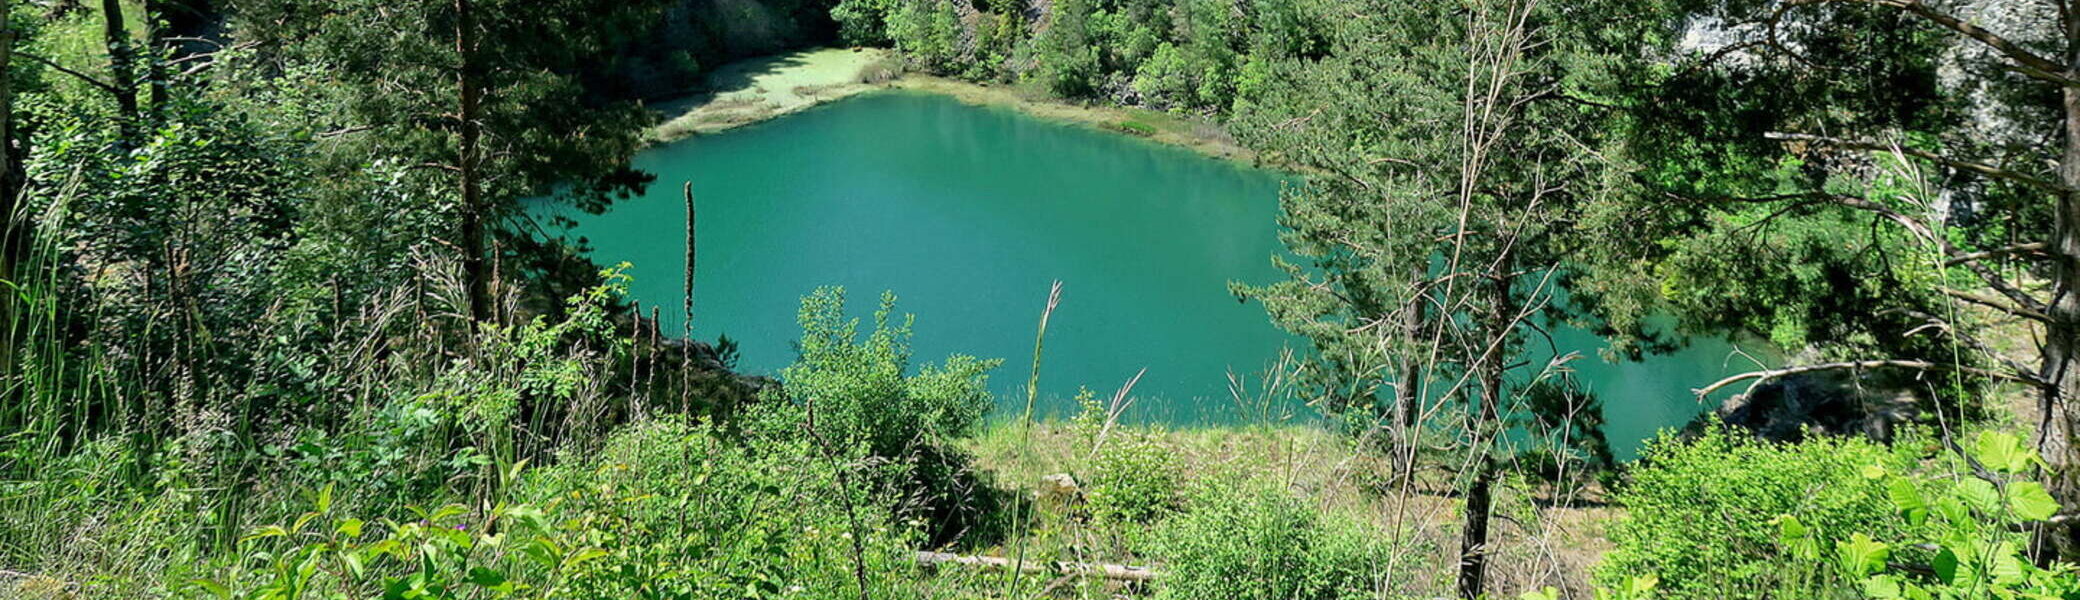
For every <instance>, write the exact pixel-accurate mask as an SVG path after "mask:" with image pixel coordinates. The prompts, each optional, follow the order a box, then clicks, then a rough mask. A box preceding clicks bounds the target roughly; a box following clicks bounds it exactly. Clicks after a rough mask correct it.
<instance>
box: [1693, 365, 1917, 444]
mask: <svg viewBox="0 0 2080 600" xmlns="http://www.w3.org/2000/svg"><path fill="white" fill-rule="evenodd" d="M1913 375H1914V373H1900V372H1895V371H1886V370H1878V371H1848V370H1840V371H1818V372H1812V373H1803V374H1798V375H1792V376H1787V377H1784V378H1781V379H1777V380H1773V381H1770V382H1768V383H1764V384H1762V385H1759V386H1756V387H1755V389H1754V390H1752V391H1750V392H1748V393H1747V394H1743V395H1741V396H1736V397H1735V398H1734V399H1733V400H1730V401H1728V402H1727V403H1726V405H1725V406H1724V407H1721V408H1720V409H1719V410H1718V413H1717V414H1718V417H1719V419H1720V421H1722V422H1724V423H1725V424H1726V425H1728V426H1733V427H1739V428H1742V429H1746V430H1748V431H1749V432H1752V433H1754V434H1755V436H1756V437H1759V438H1763V439H1767V440H1773V441H1785V442H1790V441H1798V440H1801V439H1804V438H1805V437H1806V436H1807V435H1860V436H1864V437H1867V438H1870V439H1872V440H1876V441H1880V442H1884V441H1890V440H1891V439H1892V435H1893V431H1894V430H1895V429H1896V428H1897V427H1898V426H1899V425H1901V424H1903V423H1908V422H1911V421H1913V420H1915V419H1916V418H1917V417H1918V416H1919V415H1920V414H1921V412H1922V407H1924V406H1928V402H1929V397H1928V393H1927V389H1928V387H1927V383H1926V382H1923V381H1917V380H1915V379H1914V377H1913Z"/></svg>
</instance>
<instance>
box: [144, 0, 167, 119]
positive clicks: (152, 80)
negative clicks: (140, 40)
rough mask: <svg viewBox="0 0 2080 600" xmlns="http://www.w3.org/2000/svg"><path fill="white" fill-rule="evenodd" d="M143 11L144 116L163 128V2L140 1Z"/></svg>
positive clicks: (155, 0) (165, 82) (164, 17)
mask: <svg viewBox="0 0 2080 600" xmlns="http://www.w3.org/2000/svg"><path fill="white" fill-rule="evenodd" d="M140 1H141V3H142V4H141V6H142V7H143V9H144V47H145V51H146V52H147V54H146V55H145V63H144V65H145V67H144V69H145V79H146V80H147V82H148V83H149V84H150V86H151V88H150V89H151V91H150V95H149V96H148V99H147V102H148V103H147V105H146V108H147V112H148V113H149V115H150V117H151V121H150V122H151V124H152V126H154V127H157V126H159V125H163V124H165V119H166V99H167V96H168V93H167V88H166V86H167V84H168V82H167V77H166V52H167V47H166V31H165V27H166V25H165V21H166V5H165V1H164V0H140Z"/></svg>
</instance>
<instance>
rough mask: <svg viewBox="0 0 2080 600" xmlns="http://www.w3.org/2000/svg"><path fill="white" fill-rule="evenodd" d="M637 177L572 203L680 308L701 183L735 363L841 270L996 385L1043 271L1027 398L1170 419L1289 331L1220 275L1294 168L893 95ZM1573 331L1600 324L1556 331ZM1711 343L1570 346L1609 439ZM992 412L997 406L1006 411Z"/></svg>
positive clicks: (772, 365) (1256, 273)
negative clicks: (687, 195)
mask: <svg viewBox="0 0 2080 600" xmlns="http://www.w3.org/2000/svg"><path fill="white" fill-rule="evenodd" d="M635 166H636V167H638V168H641V169H644V170H647V171H650V172H652V173H655V174H657V176H658V181H657V183H656V185H654V186H653V187H652V189H651V190H650V193H649V194H648V195H647V196H645V197H642V198H638V199H635V200H631V201H627V202H624V203H621V204H619V205H617V206H616V207H615V208H614V209H613V210H612V211H610V212H608V213H607V214H605V215H600V216H587V217H582V218H580V225H579V226H578V227H577V229H576V233H577V234H579V235H582V236H584V237H585V238H586V239H587V240H588V241H589V242H590V243H591V244H592V245H593V246H594V247H595V248H596V251H595V253H594V257H595V258H596V259H597V260H598V261H599V262H601V263H604V264H612V263H615V262H620V261H629V262H632V263H634V265H635V266H636V268H635V270H634V274H635V276H636V280H635V283H634V285H633V295H634V296H635V298H637V299H638V300H640V301H641V302H643V303H644V304H645V305H662V306H665V307H667V308H666V310H665V312H666V313H667V318H666V320H667V321H668V322H669V323H670V325H669V326H668V328H667V331H674V330H677V328H678V323H677V319H676V318H675V317H671V316H670V315H671V314H676V313H677V312H678V310H679V309H678V306H679V305H680V302H681V298H682V296H681V291H680V289H681V284H680V278H679V273H680V272H681V270H682V269H683V268H684V264H685V263H684V248H683V239H684V232H683V229H682V228H683V226H684V220H683V215H684V208H683V203H682V200H681V198H680V186H681V184H682V182H685V181H691V182H693V186H694V190H695V196H696V197H697V200H698V210H699V219H698V232H697V234H698V242H699V245H700V247H699V258H698V265H697V266H698V270H699V271H698V273H697V274H696V282H697V284H696V285H697V287H696V289H695V291H694V330H695V332H696V335H698V336H699V337H702V338H713V337H715V336H717V335H727V336H729V337H730V338H732V339H735V340H737V341H738V342H739V344H740V345H741V351H742V365H741V366H743V367H745V368H747V370H749V371H752V372H760V373H774V372H777V371H778V370H779V369H780V368H782V367H784V366H786V365H787V364H788V363H789V362H791V361H792V360H793V358H794V350H793V348H792V346H791V344H792V342H793V340H795V339H797V338H798V337H799V334H800V331H799V329H798V327H797V326H796V324H795V314H796V309H797V307H798V305H799V299H800V298H801V296H803V295H805V294H807V293H809V292H810V291H811V290H813V289H815V288H816V287H818V286H825V285H841V286H845V287H846V288H847V289H848V291H849V297H850V308H851V310H852V311H853V312H854V313H856V314H859V315H862V316H865V315H869V314H871V312H872V310H873V308H874V305H875V302H876V299H877V297H878V296H879V294H880V293H881V291H883V290H893V291H894V292H895V293H896V294H897V295H898V296H899V298H900V302H899V305H898V306H899V310H900V311H902V312H906V313H913V314H915V315H917V321H916V328H915V331H916V338H915V340H914V348H915V350H916V353H915V355H916V357H915V359H916V362H918V363H922V362H926V361H937V360H939V359H941V358H943V357H945V356H946V355H947V354H949V353H956V352H957V353H965V354H972V355H976V356H982V357H996V358H1005V359H1007V362H1006V366H1005V367H1004V368H1003V369H1001V370H999V371H998V372H997V373H996V375H995V376H994V377H993V378H992V381H991V383H992V385H991V387H992V388H993V389H994V390H996V392H997V395H998V397H999V404H1000V406H1005V407H1010V406H1022V404H1023V402H1024V393H1023V391H1022V390H1023V386H1024V384H1025V380H1026V375H1027V369H1028V368H1029V366H1030V362H1029V361H1030V359H1031V355H1032V349H1033V334H1034V329H1035V326H1036V324H1037V320H1038V318H1039V314H1040V311H1041V308H1042V306H1043V305H1044V304H1045V301H1046V298H1047V293H1048V288H1049V285H1050V283H1051V282H1053V281H1055V280H1061V281H1062V282H1063V286H1064V291H1063V294H1062V302H1061V306H1060V308H1059V309H1058V310H1057V311H1056V312H1055V314H1054V317H1053V321H1052V323H1051V324H1050V326H1049V329H1048V334H1047V347H1046V353H1045V358H1044V362H1043V365H1042V368H1041V390H1042V391H1041V396H1042V398H1041V400H1040V410H1041V412H1042V413H1043V414H1054V415H1062V414H1067V413H1070V412H1073V411H1074V407H1073V406H1072V404H1073V403H1072V402H1071V401H1070V398H1071V397H1073V396H1074V395H1075V393H1076V390H1077V389H1078V387H1079V386H1089V387H1090V388H1092V389H1094V390H1099V391H1100V394H1101V395H1109V393H1110V391H1111V390H1113V389H1115V388H1117V387H1118V386H1119V385H1120V384H1121V383H1123V382H1124V381H1126V380H1127V379H1128V378H1129V377H1132V376H1133V375H1134V373H1135V372H1136V371H1138V370H1140V369H1141V368H1143V367H1146V368H1147V369H1148V373H1147V375H1146V376H1145V377H1144V378H1142V380H1141V381H1140V383H1139V384H1138V385H1137V387H1136V388H1135V392H1136V395H1137V396H1140V397H1141V398H1142V399H1141V400H1140V403H1139V405H1138V406H1139V408H1138V409H1137V410H1138V411H1139V416H1140V417H1141V418H1143V419H1153V420H1160V421H1164V422H1169V423H1175V424H1179V425H1190V424H1196V423H1208V422H1227V421H1232V420H1234V419H1236V410H1235V407H1234V402H1233V401H1232V399H1231V398H1230V394H1229V392H1228V389H1227V387H1228V378H1227V374H1228V373H1229V372H1230V371H1231V370H1232V371H1233V372H1236V373H1245V374H1247V373H1255V372H1257V371H1260V370H1262V369H1263V368H1264V367H1265V366H1266V365H1267V364H1268V363H1270V362H1271V361H1273V360H1275V359H1276V358H1277V356H1278V354H1279V352H1280V349H1281V348H1282V347H1283V346H1285V345H1288V344H1292V345H1294V346H1296V347H1299V346H1303V345H1304V344H1301V343H1299V341H1298V340H1297V339H1295V338H1291V337H1289V336H1287V335H1285V334H1284V333H1282V332H1280V331H1279V330H1277V329H1276V328H1274V327H1272V326H1271V325H1270V323H1269V321H1268V320H1267V318H1266V317H1265V315H1264V313H1263V309H1262V308H1261V307H1260V306H1258V305H1255V304H1244V303H1241V302H1239V301H1237V300H1236V298H1235V297H1234V296H1233V295H1231V294H1229V292H1228V289H1227V286H1228V282H1229V281H1238V280H1239V281H1245V282H1250V283H1266V282H1271V281H1276V280H1278V279H1280V278H1281V277H1283V275H1282V274H1281V273H1279V272H1278V271H1277V270H1276V269H1274V268H1272V266H1271V261H1270V257H1271V256H1272V255H1273V254H1274V253H1277V252H1279V251H1280V250H1281V247H1280V246H1279V243H1278V238H1277V222H1276V217H1277V212H1278V194H1279V189H1280V186H1281V185H1282V183H1283V181H1284V180H1285V179H1286V177H1287V176H1285V175H1283V174H1280V173H1277V172H1273V171H1266V170H1258V169H1251V168H1246V167H1242V166H1239V165H1236V164H1234V163H1230V162H1224V161H1217V160H1212V159H1208V158H1205V157H1201V156H1199V155H1196V154H1193V153H1190V152H1188V151H1185V150H1181V149H1177V148H1171V147H1167V146H1161V145H1158V144H1154V143H1149V142H1146V141H1144V140H1139V139H1133V138H1129V137H1126V136H1121V135H1114V134H1110V133H1106V132H1100V131H1095V130H1091V129H1087V128H1081V127H1075V126H1069V125H1063V124H1057V123H1052V122H1047V121H1042V120H1038V119H1034V118H1031V117H1027V116H1025V115H1022V114H1018V113H1016V112H1014V111H1011V110H1008V109H999V108H985V107H976V106H970V105H966V104H962V103H960V102H958V101H955V100H953V99H950V98H945V97H941V96H935V95H928V94H920V93H909V92H884V93H876V94H869V95H866V96H862V97H858V98H854V99H850V100H845V101H842V102H838V103H835V104H832V105H829V106H825V107H821V108H817V109H813V110H810V111H807V112H804V113H801V114H798V115H794V116H789V117H785V118H781V119H778V120H775V121H771V122H767V123H763V124H759V125H755V126H751V127H746V128H741V129H737V130H732V131H730V132H726V133H723V134H718V135H711V136H704V137H697V138H693V139H688V140H684V141H681V142H678V143H673V144H669V145H664V146H661V147H658V148H654V149H651V150H649V151H647V152H645V153H643V154H642V155H641V156H639V157H638V158H637V160H636V165H635ZM1555 333H1556V338H1557V339H1558V340H1559V342H1560V344H1562V345H1563V346H1564V348H1563V349H1564V350H1579V351H1582V352H1583V353H1584V354H1587V355H1589V356H1591V357H1593V356H1595V350H1596V349H1597V348H1599V347H1601V345H1602V343H1601V341H1600V340H1598V339H1596V338H1595V337H1594V336H1593V335H1590V334H1588V333H1586V332H1581V331H1569V330H1562V331H1557V332H1555ZM1729 349H1730V348H1729V347H1728V346H1727V345H1726V344H1725V343H1724V342H1721V341H1717V340H1702V341H1700V342H1699V343H1697V344H1695V345H1693V346H1692V348H1691V349H1689V350H1687V351H1685V352H1682V353H1678V354H1675V355H1671V356H1664V357H1657V358H1654V359H1650V360H1649V361H1647V362H1645V363H1628V364H1617V365H1612V364H1606V363H1603V362H1601V361H1598V360H1596V359H1594V358H1591V359H1589V360H1586V361H1583V362H1581V363H1578V364H1577V368H1578V369H1580V370H1581V371H1582V374H1581V378H1582V379H1583V380H1585V381H1586V382H1587V383H1588V384H1589V385H1590V386H1591V387H1593V388H1594V391H1596V392H1598V393H1599V394H1600V395H1601V396H1602V397H1604V398H1606V402H1607V403H1608V404H1609V406H1608V407H1607V409H1606V413H1607V415H1608V417H1609V421H1610V426H1609V434H1610V436H1611V438H1612V441H1613V442H1614V443H1615V445H1616V446H1618V447H1619V448H1620V450H1621V453H1623V454H1629V453H1630V449H1631V446H1633V443H1632V441H1634V440H1638V439H1642V438H1645V437H1648V436H1650V435H1652V433H1653V431H1654V429H1655V428H1657V427H1663V426H1674V425H1680V424H1682V423H1684V422H1687V421H1688V420H1689V419H1690V418H1691V417H1692V416H1694V415H1696V414H1697V413H1698V412H1699V411H1700V410H1701V409H1702V407H1700V406H1699V405H1698V404H1697V403H1696V401H1695V400H1693V399H1692V398H1691V397H1690V394H1689V391H1688V390H1689V389H1690V388H1692V387H1696V386H1699V385H1702V384H1703V383H1704V382H1708V381H1710V380H1712V379H1716V378H1717V377H1719V376H1721V375H1722V374H1723V373H1728V372H1732V371H1737V370H1742V367H1745V366H1747V365H1745V364H1742V363H1739V362H1734V363H1732V364H1731V365H1730V366H1729V364H1728V361H1727V357H1728V355H1729ZM1005 412H1009V411H1005V410H1000V412H999V414H1000V415H1001V414H1004V413H1005Z"/></svg>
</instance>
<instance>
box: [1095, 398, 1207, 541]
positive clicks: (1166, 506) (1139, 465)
mask: <svg viewBox="0 0 2080 600" xmlns="http://www.w3.org/2000/svg"><path fill="white" fill-rule="evenodd" d="M1079 400H1081V402H1082V405H1083V411H1082V412H1081V413H1078V414H1077V416H1076V419H1075V421H1074V426H1075V427H1076V428H1077V429H1078V431H1080V432H1081V433H1082V434H1083V436H1085V437H1084V439H1086V440H1088V444H1089V445H1090V447H1092V448H1093V450H1092V451H1091V455H1090V467H1089V469H1090V471H1089V472H1088V473H1087V474H1085V476H1084V500H1085V502H1086V503H1087V506H1088V508H1089V509H1090V514H1091V519H1092V521H1093V522H1095V523H1097V524H1098V525H1100V526H1109V527H1115V528H1122V529H1126V528H1134V527H1139V526H1145V525H1148V524H1150V523H1154V522H1157V521H1159V520H1161V519H1162V518H1164V517H1167V516H1169V515H1170V514H1171V513H1173V512H1175V511H1176V510H1177V509H1178V506H1179V504H1180V502H1181V500H1182V498H1181V497H1180V495H1181V492H1182V487H1183V484H1182V481H1181V480H1182V477H1181V476H1180V474H1179V473H1178V465H1177V464H1176V460H1175V458H1173V454H1172V451H1171V450H1170V449H1168V448H1164V447H1163V445H1162V444H1161V443H1160V441H1159V440H1160V439H1161V437H1162V435H1163V429H1162V428H1160V427H1157V428H1153V429H1144V428H1133V429H1127V428H1123V427H1119V426H1118V424H1117V423H1111V424H1110V426H1108V421H1107V419H1106V409H1105V407H1104V405H1103V404H1101V403H1099V402H1098V401H1097V400H1096V399H1094V398H1093V397H1092V396H1091V394H1090V392H1089V391H1088V390H1086V391H1084V392H1083V393H1082V394H1081V395H1080V398H1079Z"/></svg>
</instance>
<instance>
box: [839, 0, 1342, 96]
mask: <svg viewBox="0 0 2080 600" xmlns="http://www.w3.org/2000/svg"><path fill="white" fill-rule="evenodd" d="M963 4H966V5H969V6H972V7H973V8H974V9H975V11H976V13H975V16H974V17H973V18H962V16H961V14H960V9H961V8H963V7H962V6H961V5H963ZM1042 6H1046V7H1048V8H1047V11H1046V14H1044V15H1037V19H1035V18H1034V17H1035V15H1033V14H1032V13H1033V12H1034V11H1031V10H1029V9H1028V8H1027V6H1026V4H1025V3H1023V2H1013V1H1007V0H993V1H987V2H985V1H977V2H973V3H956V2H954V1H953V0H915V1H894V0H842V1H840V2H838V3H837V6H836V7H835V8H833V9H832V13H831V14H832V17H833V18H834V19H836V20H837V22H838V25H839V31H840V38H841V39H842V40H843V41H844V42H845V43H848V44H862V45H883V44H886V45H890V46H893V47H894V48H896V49H898V50H901V51H902V52H903V53H904V55H906V56H908V57H909V59H910V61H911V63H912V64H913V65H914V66H916V67H919V68H921V69H924V70H925V71H928V72H932V73H937V74H945V75H953V76H958V77H961V78H964V79H970V80H975V81H982V82H1005V83H1021V84H1030V85H1033V86H1036V87H1037V88H1038V89H1040V90H1043V91H1045V92H1047V93H1049V94H1053V95H1055V96H1057V97H1061V98H1069V99H1078V100H1082V99H1098V100H1106V101H1110V102H1114V103H1119V104H1124V105H1136V106H1148V107H1151V108H1157V109H1166V110H1180V111H1197V112H1208V113H1226V112H1228V111H1230V110H1232V109H1234V108H1235V107H1237V106H1240V105H1244V104H1247V103H1249V102H1251V101H1253V100H1254V99H1255V98H1256V96H1257V94H1258V92H1260V91H1261V90H1262V86H1263V83H1264V79H1265V77H1266V75H1267V73H1268V71H1269V69H1270V67H1269V65H1270V64H1271V63H1273V62H1275V61H1279V60H1285V59H1289V58H1294V57H1302V56H1319V55H1320V54H1321V53H1322V52H1323V51H1324V50H1325V49H1326V45H1325V44H1324V41H1323V38H1324V37H1325V32H1326V29H1327V28H1328V27H1327V25H1326V24H1325V23H1326V22H1327V21H1328V19H1329V15H1330V9H1331V8H1333V7H1334V3H1328V2H1317V1H1315V0H1248V1H1245V2H1235V1H1232V0H1057V1H1055V2H1051V3H1047V4H1045V5H1042Z"/></svg>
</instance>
